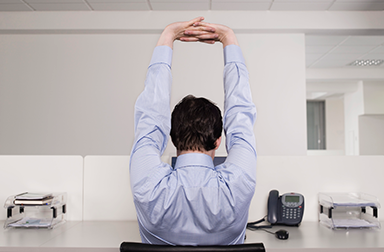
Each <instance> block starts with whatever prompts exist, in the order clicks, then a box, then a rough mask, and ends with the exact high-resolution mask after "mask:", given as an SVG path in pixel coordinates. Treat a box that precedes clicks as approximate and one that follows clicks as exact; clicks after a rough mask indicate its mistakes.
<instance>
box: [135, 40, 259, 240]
mask: <svg viewBox="0 0 384 252" xmlns="http://www.w3.org/2000/svg"><path fill="white" fill-rule="evenodd" d="M171 62H172V49H171V48H170V47H167V46H158V47H156V48H155V50H154V52H153V55H152V59H151V63H150V66H149V68H148V72H147V77H146V81H145V89H144V91H143V92H142V93H141V94H140V96H139V97H138V99H137V101H136V105H135V122H134V123H135V142H134V145H133V148H132V153H131V159H130V160H131V163H130V180H131V187H132V192H133V198H134V202H135V206H136V211H137V219H138V222H139V227H140V235H141V238H142V242H143V243H151V244H173V245H176V244H177V245H216V244H220V245H227V244H241V243H243V242H244V236H245V229H246V224H247V220H248V209H249V205H250V202H251V199H252V197H253V194H254V191H255V185H256V148H255V137H254V134H253V124H254V121H255V119H256V109H255V105H254V104H253V102H252V97H251V90H250V87H249V81H248V71H247V68H246V66H245V63H244V59H243V56H242V53H241V49H240V47H238V46H236V45H229V46H226V47H225V48H224V63H225V66H224V93H225V102H224V116H223V123H224V133H225V134H226V149H227V153H228V156H227V159H226V161H225V162H224V163H223V164H221V165H218V166H216V167H214V165H213V161H212V158H211V157H210V156H208V155H206V154H203V153H190V154H183V155H180V156H179V157H178V158H177V161H176V164H175V168H172V167H171V166H170V165H168V164H166V163H163V162H162V161H161V159H160V157H161V155H162V154H163V152H164V150H165V148H166V145H167V143H168V137H169V133H170V127H171V111H170V105H169V104H170V93H171V84H172V75H171Z"/></svg>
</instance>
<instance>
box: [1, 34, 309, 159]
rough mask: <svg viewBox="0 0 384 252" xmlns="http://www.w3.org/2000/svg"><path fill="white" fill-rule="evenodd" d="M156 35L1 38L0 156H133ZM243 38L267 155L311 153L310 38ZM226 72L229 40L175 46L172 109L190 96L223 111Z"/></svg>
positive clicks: (260, 145)
mask: <svg viewBox="0 0 384 252" xmlns="http://www.w3.org/2000/svg"><path fill="white" fill-rule="evenodd" d="M158 36H159V35H158V34H17V35H6V34H3V35H0V129H1V130H0V142H1V144H0V154H10V155H14V154H27V155H42V154H43V155H127V154H129V153H130V149H131V145H132V142H133V107H134V102H135V100H136V98H137V96H138V95H139V93H140V92H141V91H142V90H143V88H144V79H145V73H146V68H147V66H148V63H149V61H150V57H151V53H152V50H153V48H154V46H155V44H156V41H157V38H158ZM238 37H239V42H240V44H241V47H242V49H243V51H244V56H245V59H246V62H247V64H248V68H249V72H250V82H251V89H252V93H253V98H254V102H255V103H256V105H257V109H258V119H257V123H256V126H255V133H256V136H257V148H258V152H259V154H261V155H305V154H306V129H305V57H304V35H303V34H239V35H238ZM222 70H223V56H222V48H221V45H219V44H217V45H214V46H211V45H205V44H185V43H176V45H175V53H174V62H173V75H174V86H173V89H172V104H171V105H172V106H173V105H174V104H176V102H177V101H178V100H179V99H180V98H182V97H183V96H184V95H186V94H189V93H192V94H195V95H197V96H206V97H208V98H210V99H212V100H213V101H215V102H217V103H218V105H219V106H220V107H221V108H222V107H223V98H222V97H223V90H222ZM277 73H278V74H277ZM174 153H175V151H174V148H173V147H169V148H168V149H167V152H166V154H169V155H173V154H174ZM218 153H223V154H225V150H224V146H223V147H221V149H220V150H219V152H218Z"/></svg>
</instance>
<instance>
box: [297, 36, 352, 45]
mask: <svg viewBox="0 0 384 252" xmlns="http://www.w3.org/2000/svg"><path fill="white" fill-rule="evenodd" d="M346 38H348V36H319V35H307V36H305V44H306V45H307V46H312V45H320V46H326V45H328V46H329V45H333V46H336V45H338V44H339V43H341V42H342V41H343V40H345V39H346Z"/></svg>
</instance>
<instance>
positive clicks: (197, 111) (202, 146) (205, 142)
mask: <svg viewBox="0 0 384 252" xmlns="http://www.w3.org/2000/svg"><path fill="white" fill-rule="evenodd" d="M222 130H223V121H222V117H221V111H220V109H219V108H218V107H217V106H216V105H215V104H214V103H212V102H211V101H209V100H207V99H205V98H196V97H194V96H193V95H188V96H186V97H184V98H183V99H182V100H181V101H180V102H179V103H178V104H177V105H176V106H175V108H174V109H173V112H172V120H171V138H172V142H173V144H174V145H175V147H176V149H177V150H179V151H184V150H192V151H210V150H213V149H215V148H216V140H217V139H218V138H219V137H220V136H221V132H222Z"/></svg>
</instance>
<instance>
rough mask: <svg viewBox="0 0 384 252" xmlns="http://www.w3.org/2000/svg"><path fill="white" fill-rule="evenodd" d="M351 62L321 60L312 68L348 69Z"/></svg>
mask: <svg viewBox="0 0 384 252" xmlns="http://www.w3.org/2000/svg"><path fill="white" fill-rule="evenodd" d="M351 62H352V61H351V60H345V59H344V60H325V59H324V60H320V61H319V62H317V63H316V64H314V65H312V66H311V68H336V67H346V66H347V65H348V64H349V63H351Z"/></svg>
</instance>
